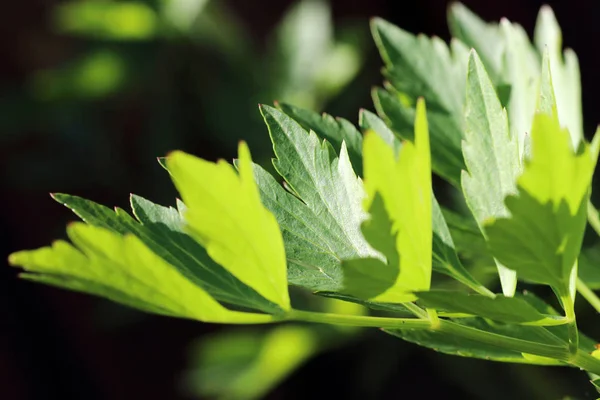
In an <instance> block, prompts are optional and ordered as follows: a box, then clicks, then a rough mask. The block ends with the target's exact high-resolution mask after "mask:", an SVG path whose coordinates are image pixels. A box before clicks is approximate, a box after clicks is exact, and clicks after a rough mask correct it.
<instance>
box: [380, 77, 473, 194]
mask: <svg viewBox="0 0 600 400" xmlns="http://www.w3.org/2000/svg"><path fill="white" fill-rule="evenodd" d="M371 95H372V97H373V102H374V104H375V108H376V109H377V113H378V114H379V115H380V116H381V118H383V120H385V121H386V123H387V125H389V126H390V128H391V129H392V131H393V132H395V133H396V134H397V135H398V136H400V137H401V138H402V139H406V140H413V139H414V133H413V132H414V119H415V110H414V108H412V106H409V105H406V104H403V103H402V102H401V101H400V100H399V99H398V96H397V95H394V94H393V93H390V92H388V91H386V90H383V89H381V88H376V89H374V90H373V91H372V93H371ZM426 100H427V99H426ZM427 115H428V123H429V127H430V132H431V165H432V169H433V171H434V172H435V173H436V174H438V175H439V176H441V177H442V178H444V179H446V180H447V181H448V182H450V183H451V184H452V185H454V186H456V187H460V171H462V170H463V169H464V168H465V166H464V165H465V164H464V161H463V156H462V154H461V150H460V146H461V139H462V132H461V128H460V125H458V124H457V123H456V118H455V117H454V116H452V115H450V114H447V113H445V112H436V111H435V110H433V111H432V110H428V111H427Z"/></svg>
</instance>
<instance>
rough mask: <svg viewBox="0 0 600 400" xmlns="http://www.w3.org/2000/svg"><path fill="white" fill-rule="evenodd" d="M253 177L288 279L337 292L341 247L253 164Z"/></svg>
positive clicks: (303, 206)
mask: <svg viewBox="0 0 600 400" xmlns="http://www.w3.org/2000/svg"><path fill="white" fill-rule="evenodd" d="M254 179H255V180H256V184H257V185H258V188H259V191H260V197H261V200H262V202H263V204H264V205H265V207H267V208H268V209H269V210H270V211H271V212H272V213H273V215H275V218H277V221H278V222H279V227H280V228H281V232H282V236H283V240H284V244H285V253H286V258H287V262H288V282H289V283H290V284H291V285H296V286H300V287H304V288H307V289H309V290H312V291H317V290H326V291H338V290H341V289H342V287H343V285H342V281H343V272H342V269H341V260H340V256H339V253H340V252H342V251H344V249H345V246H344V245H343V243H342V244H340V243H339V239H340V238H339V237H338V236H337V235H335V233H333V232H332V231H331V230H330V229H329V228H328V227H327V226H326V225H325V224H324V223H323V219H321V218H319V217H318V216H317V215H316V214H315V213H314V212H313V211H312V210H311V209H310V208H309V207H308V206H307V205H306V204H305V203H303V202H302V201H301V200H300V199H298V198H297V197H296V196H294V195H292V194H291V193H289V192H287V191H286V190H285V189H284V188H283V187H282V186H281V185H280V184H279V183H277V182H276V181H275V179H274V178H273V176H271V174H269V173H268V172H267V171H265V170H264V169H263V168H262V167H261V166H259V165H258V164H254Z"/></svg>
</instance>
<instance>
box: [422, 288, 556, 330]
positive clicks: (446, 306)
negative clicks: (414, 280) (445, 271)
mask: <svg viewBox="0 0 600 400" xmlns="http://www.w3.org/2000/svg"><path fill="white" fill-rule="evenodd" d="M415 294H416V295H417V297H418V298H419V302H420V303H422V304H423V305H425V306H426V307H430V308H435V309H438V310H444V311H447V312H453V313H466V314H471V315H475V316H479V317H483V318H489V319H492V320H495V321H501V322H506V323H513V324H528V325H560V324H563V323H566V320H565V319H564V318H557V317H551V316H549V315H544V314H542V313H540V312H538V310H537V309H536V308H535V307H533V306H532V305H531V304H529V303H528V302H527V301H525V300H524V299H521V298H519V297H505V296H502V295H498V296H496V297H494V298H490V297H487V296H482V295H479V294H468V293H465V292H458V291H452V290H431V291H428V292H416V293H415Z"/></svg>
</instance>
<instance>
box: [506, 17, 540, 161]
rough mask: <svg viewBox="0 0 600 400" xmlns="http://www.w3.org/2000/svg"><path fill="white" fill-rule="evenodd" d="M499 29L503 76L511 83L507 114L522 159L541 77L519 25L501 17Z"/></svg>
mask: <svg viewBox="0 0 600 400" xmlns="http://www.w3.org/2000/svg"><path fill="white" fill-rule="evenodd" d="M500 28H501V30H502V33H503V35H504V38H505V55H504V64H505V68H504V79H505V80H506V81H507V82H509V84H510V88H511V89H510V99H509V102H508V117H509V122H510V131H511V134H512V136H513V137H514V138H516V140H517V142H518V145H519V156H520V159H521V160H522V159H523V155H524V150H525V139H526V137H527V135H528V134H529V133H530V132H531V123H532V121H533V115H534V113H535V106H536V100H537V94H538V85H539V77H540V58H539V55H538V54H537V53H536V52H535V49H534V48H533V46H532V45H531V42H530V41H529V38H528V36H527V33H526V32H525V30H524V29H523V27H521V26H520V25H519V24H514V23H510V22H509V21H508V20H506V19H504V20H502V21H501V22H500Z"/></svg>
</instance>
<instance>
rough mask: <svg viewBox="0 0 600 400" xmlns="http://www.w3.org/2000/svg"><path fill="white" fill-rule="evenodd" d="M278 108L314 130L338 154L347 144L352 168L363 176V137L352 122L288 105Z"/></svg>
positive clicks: (282, 104)
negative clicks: (343, 145) (343, 144)
mask: <svg viewBox="0 0 600 400" xmlns="http://www.w3.org/2000/svg"><path fill="white" fill-rule="evenodd" d="M278 106H279V108H280V109H281V111H283V112H284V113H286V114H287V115H289V116H290V117H291V118H293V119H294V120H295V121H296V122H298V123H299V124H300V125H302V127H303V128H304V129H306V130H307V131H309V130H312V131H314V132H315V133H316V134H317V135H319V137H320V138H323V139H326V140H328V141H329V142H330V143H331V144H332V145H333V146H334V148H335V149H336V151H337V152H338V153H339V151H340V150H341V148H342V142H344V143H346V149H347V151H348V156H349V157H350V161H351V162H352V166H353V168H354V170H355V171H356V172H357V174H358V175H362V135H361V134H360V132H359V131H358V130H357V129H356V127H355V126H354V125H353V124H352V123H351V122H350V121H347V120H345V119H343V118H334V117H332V116H331V115H329V114H325V113H323V114H319V113H316V112H314V111H309V110H305V109H302V108H300V107H295V106H293V105H290V104H286V103H280V104H279V105H278Z"/></svg>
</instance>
